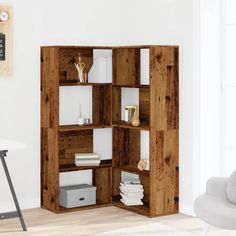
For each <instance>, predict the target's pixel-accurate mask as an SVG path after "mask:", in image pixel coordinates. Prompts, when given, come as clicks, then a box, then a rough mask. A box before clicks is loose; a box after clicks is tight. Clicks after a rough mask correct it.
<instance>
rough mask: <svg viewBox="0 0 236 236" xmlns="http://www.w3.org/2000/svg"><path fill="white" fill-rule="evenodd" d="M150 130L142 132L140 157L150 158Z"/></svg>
mask: <svg viewBox="0 0 236 236" xmlns="http://www.w3.org/2000/svg"><path fill="white" fill-rule="evenodd" d="M149 146H150V145H149V131H144V130H141V132H140V159H141V160H149Z"/></svg>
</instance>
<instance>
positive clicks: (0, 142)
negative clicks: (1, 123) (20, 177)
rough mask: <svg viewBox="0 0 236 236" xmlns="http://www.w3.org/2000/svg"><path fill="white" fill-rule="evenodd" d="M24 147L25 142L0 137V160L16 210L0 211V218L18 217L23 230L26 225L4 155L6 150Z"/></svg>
mask: <svg viewBox="0 0 236 236" xmlns="http://www.w3.org/2000/svg"><path fill="white" fill-rule="evenodd" d="M24 148H26V145H25V144H22V143H17V142H12V141H9V140H6V139H0V158H1V161H2V165H3V169H4V171H5V174H6V177H7V181H8V184H9V188H10V190H11V194H12V198H13V200H14V203H15V206H16V210H17V211H13V212H6V213H0V220H5V219H10V218H19V219H20V222H21V226H22V228H23V230H24V231H27V229H26V226H25V221H24V218H23V215H22V212H21V209H20V206H19V203H18V200H17V197H16V193H15V190H14V187H13V184H12V181H11V177H10V174H9V171H8V168H7V164H6V161H5V157H6V156H7V152H8V151H9V150H16V149H24Z"/></svg>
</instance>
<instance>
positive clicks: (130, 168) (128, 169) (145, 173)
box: [113, 166, 150, 176]
mask: <svg viewBox="0 0 236 236" xmlns="http://www.w3.org/2000/svg"><path fill="white" fill-rule="evenodd" d="M113 168H114V169H118V170H122V171H125V172H129V173H132V174H138V175H143V176H149V173H150V172H149V170H142V171H141V170H139V169H138V167H136V166H113Z"/></svg>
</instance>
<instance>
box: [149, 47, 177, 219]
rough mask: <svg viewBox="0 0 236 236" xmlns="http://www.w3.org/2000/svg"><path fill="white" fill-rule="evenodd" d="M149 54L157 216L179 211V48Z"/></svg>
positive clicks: (153, 201)
mask: <svg viewBox="0 0 236 236" xmlns="http://www.w3.org/2000/svg"><path fill="white" fill-rule="evenodd" d="M150 54H151V56H150V58H151V60H150V70H151V71H150V79H151V81H150V84H151V86H150V97H151V103H150V114H151V115H150V140H151V142H150V152H151V153H150V162H151V168H150V177H151V178H150V205H151V215H153V216H155V215H166V214H173V213H177V212H178V200H179V198H178V197H179V192H178V182H179V177H178V175H179V174H178V172H179V162H178V160H179V149H178V147H179V145H178V142H179V135H178V129H179V86H178V48H176V47H172V46H156V47H151V52H150Z"/></svg>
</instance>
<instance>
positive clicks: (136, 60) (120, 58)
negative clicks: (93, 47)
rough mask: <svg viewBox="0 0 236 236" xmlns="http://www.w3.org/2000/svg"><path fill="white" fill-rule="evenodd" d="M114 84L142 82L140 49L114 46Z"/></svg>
mask: <svg viewBox="0 0 236 236" xmlns="http://www.w3.org/2000/svg"><path fill="white" fill-rule="evenodd" d="M112 64H113V84H114V85H126V84H127V85H136V84H137V85H138V84H140V49H137V48H114V49H113V50H112Z"/></svg>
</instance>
